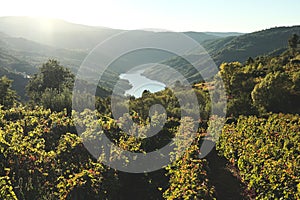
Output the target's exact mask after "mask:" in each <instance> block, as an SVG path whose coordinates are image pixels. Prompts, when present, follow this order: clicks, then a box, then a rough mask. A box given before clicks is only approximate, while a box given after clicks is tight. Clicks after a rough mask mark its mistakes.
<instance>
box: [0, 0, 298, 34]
mask: <svg viewBox="0 0 300 200" xmlns="http://www.w3.org/2000/svg"><path fill="white" fill-rule="evenodd" d="M0 5H1V7H0V16H34V17H47V18H56V19H64V20H66V21H69V22H74V23H78V24H86V25H93V26H104V27H109V28H118V29H125V30H133V29H148V28H149V29H163V30H171V31H219V32H243V33H247V32H253V31H258V30H263V29H267V28H271V27H275V26H291V25H299V24H300V11H299V8H300V1H299V0H249V1H246V0H80V1H76V0H0Z"/></svg>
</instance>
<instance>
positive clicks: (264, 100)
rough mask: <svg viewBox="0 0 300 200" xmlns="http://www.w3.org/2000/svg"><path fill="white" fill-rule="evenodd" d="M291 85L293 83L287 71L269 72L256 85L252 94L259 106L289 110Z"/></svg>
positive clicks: (273, 109)
mask: <svg viewBox="0 0 300 200" xmlns="http://www.w3.org/2000/svg"><path fill="white" fill-rule="evenodd" d="M291 87H292V83H291V82H290V80H289V77H288V75H287V74H286V73H281V72H276V73H269V74H268V75H267V76H266V77H265V78H264V79H263V80H262V81H261V82H260V83H258V84H257V85H256V86H255V87H254V89H253V91H252V93H251V96H252V99H253V102H254V104H255V105H256V106H257V107H258V108H260V109H266V110H268V111H269V110H272V111H274V112H283V111H286V110H287V102H288V101H289V99H288V98H289V94H290V89H291ZM262 112H263V110H262Z"/></svg>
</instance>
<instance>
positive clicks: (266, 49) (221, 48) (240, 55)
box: [202, 26, 300, 64]
mask: <svg viewBox="0 0 300 200" xmlns="http://www.w3.org/2000/svg"><path fill="white" fill-rule="evenodd" d="M294 33H295V34H298V35H300V26H291V27H275V28H271V29H266V30H262V31H257V32H253V33H248V34H244V35H240V36H232V37H226V38H221V39H216V40H213V41H205V42H203V43H202V45H203V46H204V48H206V50H207V51H208V52H209V53H210V55H211V57H212V58H213V59H214V60H215V62H216V63H217V64H220V63H222V62H231V61H240V62H244V61H245V60H246V59H248V58H249V57H253V58H254V57H256V56H260V55H267V54H270V53H272V52H273V51H276V50H280V49H285V48H287V41H288V39H289V37H291V35H292V34H294ZM279 52H282V51H279Z"/></svg>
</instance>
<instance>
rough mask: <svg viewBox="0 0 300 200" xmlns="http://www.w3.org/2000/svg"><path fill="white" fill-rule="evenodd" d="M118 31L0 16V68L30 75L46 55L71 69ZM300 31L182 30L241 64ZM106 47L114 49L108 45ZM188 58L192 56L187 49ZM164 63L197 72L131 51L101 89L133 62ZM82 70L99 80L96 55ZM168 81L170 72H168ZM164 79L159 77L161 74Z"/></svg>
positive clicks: (164, 35) (144, 36) (150, 36)
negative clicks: (239, 31) (244, 32)
mask: <svg viewBox="0 0 300 200" xmlns="http://www.w3.org/2000/svg"><path fill="white" fill-rule="evenodd" d="M122 31H123V30H118V29H110V28H105V27H94V26H85V25H80V24H74V23H69V22H66V21H63V20H53V19H40V18H32V17H0V67H5V68H6V69H8V70H9V71H11V72H17V73H23V72H25V73H27V74H32V73H34V72H36V67H37V66H41V64H42V63H44V62H45V61H46V60H48V59H49V58H55V59H57V60H59V61H60V62H61V64H63V65H64V66H66V67H69V68H70V69H71V70H72V71H73V72H74V73H76V72H77V70H78V68H79V66H80V65H81V63H82V62H83V60H84V59H85V58H86V56H87V55H88V53H89V52H90V51H91V50H92V49H93V48H94V47H95V46H96V45H98V44H99V43H100V42H102V41H104V40H105V39H107V38H109V37H111V36H113V35H114V34H117V33H121V32H122ZM294 33H296V34H299V35H300V26H293V27H276V28H271V29H267V30H262V31H258V32H254V33H248V34H243V33H236V32H225V33H221V32H184V33H183V34H186V35H187V36H189V37H191V38H193V39H194V40H195V41H197V42H198V43H200V44H201V45H202V46H203V47H204V48H205V49H206V50H207V52H208V53H209V55H210V56H211V58H212V59H213V60H214V61H215V63H216V64H217V65H219V64H220V63H222V62H230V61H240V62H244V61H245V60H246V59H248V57H253V58H254V57H256V56H260V55H268V54H273V55H274V54H279V53H280V52H282V51H284V49H286V48H287V40H288V38H289V37H290V36H291V35H292V34H294ZM177 34H178V33H174V32H154V31H145V30H136V31H130V32H128V39H129V40H130V41H132V42H135V40H136V38H139V39H141V40H142V41H147V43H148V44H151V42H152V41H151V40H155V41H161V42H162V43H163V42H165V41H166V40H169V41H170V40H171V41H174V44H175V43H176V42H177V37H176V35H177ZM111 48H116V49H117V48H119V47H118V46H117V44H116V46H112V47H111ZM104 54H105V55H102V56H103V58H104V59H110V58H111V57H112V56H114V55H108V54H106V52H104ZM188 56H189V57H190V58H193V57H195V55H194V53H189V55H188ZM149 62H152V63H164V64H166V65H169V66H171V67H173V68H174V69H176V70H177V71H179V72H180V73H182V74H184V75H185V76H186V77H188V78H189V80H190V81H192V82H196V81H199V80H200V79H201V75H199V74H198V73H197V71H195V69H193V68H192V67H191V66H190V64H189V63H187V62H186V61H184V60H183V59H180V58H178V57H175V55H173V54H171V53H164V52H158V51H152V50H147V51H143V52H138V51H137V52H130V53H129V54H127V55H124V56H121V57H120V58H119V59H117V60H116V61H114V62H113V63H112V64H111V66H110V68H109V69H107V70H106V72H105V74H106V77H104V81H103V83H104V84H105V87H106V88H110V89H111V88H112V87H113V86H114V83H115V82H116V81H117V79H118V75H119V74H120V73H124V72H126V71H127V70H128V69H130V68H131V67H133V66H138V65H140V64H145V63H149ZM200 62H201V63H195V64H197V65H202V66H207V67H203V68H202V71H201V73H202V74H209V73H210V72H211V69H210V68H209V65H208V63H207V58H205V56H204V57H203V60H201V61H200ZM91 65H93V66H95V67H94V68H93V67H91V68H87V70H86V73H85V76H86V77H85V79H86V80H91V82H94V81H95V80H98V78H99V69H97V66H98V65H101V64H100V63H99V58H98V57H95V60H92V63H91ZM147 75H148V77H150V78H152V79H158V78H159V77H160V76H162V75H165V74H164V73H162V72H161V71H160V69H156V70H153V71H151V72H150V71H147ZM168 75H169V76H170V80H171V78H172V74H168ZM160 78H161V79H163V78H164V77H160Z"/></svg>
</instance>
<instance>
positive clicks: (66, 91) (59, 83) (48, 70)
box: [26, 60, 74, 112]
mask: <svg viewBox="0 0 300 200" xmlns="http://www.w3.org/2000/svg"><path fill="white" fill-rule="evenodd" d="M73 82H74V75H73V74H72V73H71V71H70V70H69V69H67V68H64V67H63V66H61V65H60V64H59V62H58V61H56V60H48V61H47V62H46V63H44V64H43V66H42V67H41V68H40V69H39V72H38V73H37V74H34V75H33V77H32V78H31V79H30V81H29V83H28V85H27V86H26V90H27V95H28V96H29V97H30V99H31V100H32V101H33V102H34V103H35V104H40V105H43V106H44V107H45V108H50V109H51V110H53V111H61V110H63V109H64V108H67V109H68V111H69V112H71V110H70V109H71V104H72V103H71V89H72V88H73Z"/></svg>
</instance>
